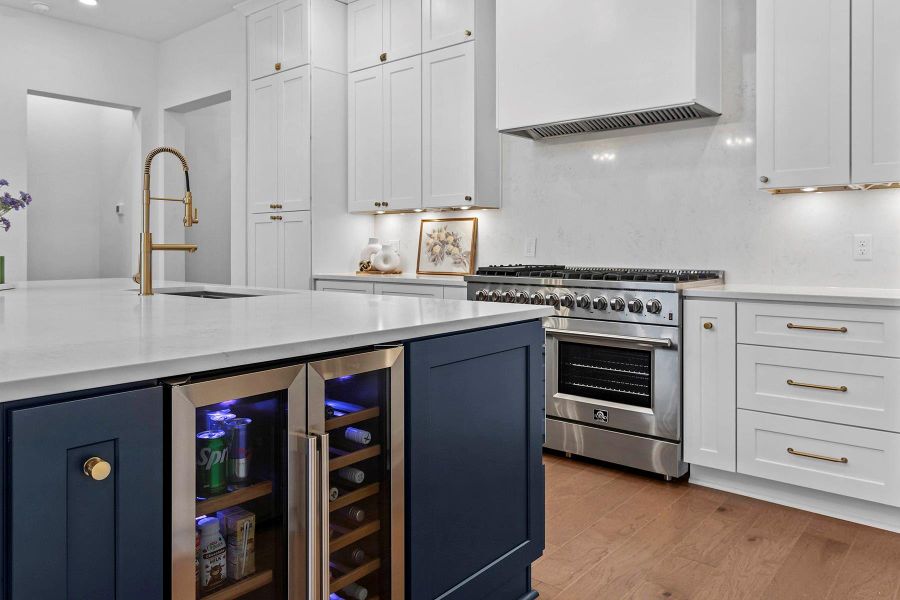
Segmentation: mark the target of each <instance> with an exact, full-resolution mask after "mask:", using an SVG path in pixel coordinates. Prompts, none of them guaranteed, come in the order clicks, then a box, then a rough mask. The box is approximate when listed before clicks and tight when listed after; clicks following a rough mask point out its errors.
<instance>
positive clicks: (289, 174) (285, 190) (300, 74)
mask: <svg viewBox="0 0 900 600" xmlns="http://www.w3.org/2000/svg"><path fill="white" fill-rule="evenodd" d="M309 79H310V69H309V67H306V68H303V69H296V70H293V71H289V72H285V73H282V74H281V75H279V76H278V77H277V78H276V82H277V84H278V86H279V90H278V101H279V106H278V202H277V204H278V210H309V208H310V197H309V196H310V165H311V161H310V92H309V88H310V82H309Z"/></svg>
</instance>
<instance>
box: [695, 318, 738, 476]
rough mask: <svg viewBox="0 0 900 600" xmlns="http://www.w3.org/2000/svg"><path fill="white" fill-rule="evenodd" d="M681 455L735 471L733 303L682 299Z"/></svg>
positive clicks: (698, 463) (734, 326) (709, 465)
mask: <svg viewBox="0 0 900 600" xmlns="http://www.w3.org/2000/svg"><path fill="white" fill-rule="evenodd" d="M683 316H684V423H685V426H684V460H685V461H686V462H689V463H692V464H696V465H701V466H704V467H712V468H715V469H722V470H724V471H734V470H735V442H734V438H735V406H736V405H735V337H736V324H735V303H734V302H728V301H718V300H685V302H684V313H683Z"/></svg>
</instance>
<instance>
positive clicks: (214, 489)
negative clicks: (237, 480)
mask: <svg viewBox="0 0 900 600" xmlns="http://www.w3.org/2000/svg"><path fill="white" fill-rule="evenodd" d="M227 462H228V444H227V442H226V440H225V432H224V431H203V432H201V433H198V434H197V496H199V497H201V498H209V497H211V496H215V495H217V494H221V493H223V492H224V491H225V490H226V488H227V486H228V480H227V477H226V471H225V470H226V464H227Z"/></svg>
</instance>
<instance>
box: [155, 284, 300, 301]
mask: <svg viewBox="0 0 900 600" xmlns="http://www.w3.org/2000/svg"><path fill="white" fill-rule="evenodd" d="M231 290H233V291H231ZM154 293H156V294H159V295H160V296H184V297H187V298H207V299H209V300H230V299H232V298H256V297H259V296H280V295H282V294H285V293H289V292H285V291H281V290H268V289H247V288H230V289H229V288H228V287H227V286H222V287H219V286H209V287H207V286H205V285H184V286H178V287H174V286H173V287H162V288H156V290H154Z"/></svg>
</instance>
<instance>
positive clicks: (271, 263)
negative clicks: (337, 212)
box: [247, 211, 312, 290]
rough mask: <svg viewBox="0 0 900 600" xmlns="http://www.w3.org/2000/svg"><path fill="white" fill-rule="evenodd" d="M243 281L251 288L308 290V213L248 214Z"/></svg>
mask: <svg viewBox="0 0 900 600" xmlns="http://www.w3.org/2000/svg"><path fill="white" fill-rule="evenodd" d="M247 247H248V250H249V257H248V259H249V260H248V273H247V281H248V284H249V285H251V286H258V287H271V288H285V289H294V290H306V289H309V284H310V276H311V268H312V267H311V260H310V247H311V245H310V218H309V212H308V211H297V212H284V213H278V214H253V215H250V231H249V235H248V240H247Z"/></svg>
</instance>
